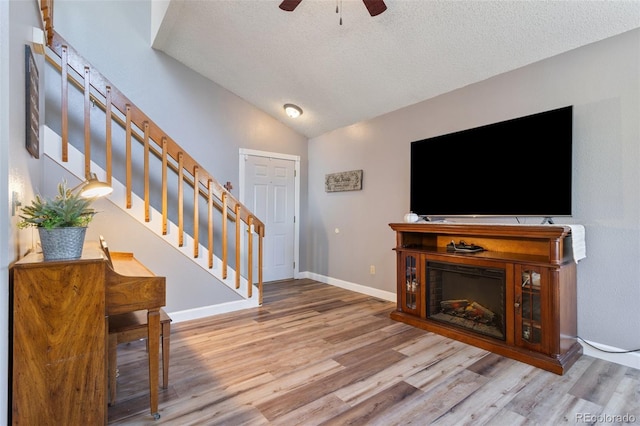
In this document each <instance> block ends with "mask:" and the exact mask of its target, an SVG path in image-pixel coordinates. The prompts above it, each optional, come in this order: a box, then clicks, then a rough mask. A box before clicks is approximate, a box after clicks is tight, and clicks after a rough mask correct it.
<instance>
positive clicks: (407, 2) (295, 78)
mask: <svg viewBox="0 0 640 426" xmlns="http://www.w3.org/2000/svg"><path fill="white" fill-rule="evenodd" d="M385 2H386V4H387V6H388V9H387V11H386V12H384V13H382V14H381V15H378V16H376V17H371V16H369V14H368V13H367V10H366V8H365V7H364V5H363V3H362V1H360V0H338V2H336V0H303V1H302V3H301V4H300V5H299V6H298V8H297V9H296V10H295V11H294V12H285V11H282V10H280V9H279V8H278V4H279V1H271V0H227V1H224V0H170V4H169V7H168V9H167V12H166V14H165V16H164V19H163V21H162V24H161V26H160V29H159V32H158V35H157V36H156V38H155V40H154V43H153V46H154V48H156V49H159V50H162V51H164V52H165V53H166V54H168V55H169V56H172V57H173V58H175V59H177V60H178V61H180V62H182V63H184V64H185V65H187V66H189V67H190V68H192V69H194V70H195V71H197V72H198V73H200V74H202V75H203V76H205V77H207V78H209V79H211V80H212V81H214V82H216V83H217V84H219V85H221V86H222V87H224V88H226V89H227V90H229V91H231V92H233V93H235V94H236V95H238V96H240V97H241V98H243V99H245V100H247V101H248V102H250V103H251V104H253V105H255V106H257V107H258V108H260V109H262V110H263V111H265V112H267V113H268V114H270V115H272V116H273V117H275V118H276V119H278V120H280V121H282V122H284V123H285V124H287V125H288V126H289V127H291V128H293V129H295V130H297V131H298V132H300V133H302V134H304V135H306V136H308V137H310V138H311V137H315V136H318V135H320V134H323V133H325V132H328V131H331V130H334V129H336V128H340V127H343V126H347V125H350V124H353V123H356V122H359V121H362V120H366V119H369V118H373V117H376V116H379V115H381V114H384V113H387V112H390V111H394V110H397V109H399V108H402V107H405V106H408V105H411V104H414V103H417V102H420V101H423V100H425V99H428V98H431V97H434V96H437V95H440V94H442V93H446V92H449V91H451V90H454V89H457V88H460V87H463V86H466V85H469V84H472V83H475V82H478V81H481V80H484V79H487V78H489V77H492V76H494V75H497V74H500V73H503V72H506V71H510V70H513V69H516V68H518V67H522V66H524V65H527V64H530V63H533V62H536V61H539V60H541V59H544V58H547V57H550V56H554V55H557V54H559V53H562V52H565V51H568V50H571V49H574V48H576V47H579V46H582V45H585V44H588V43H592V42H595V41H598V40H602V39H604V38H607V37H610V36H613V35H616V34H620V33H622V32H625V31H628V30H631V29H634V28H638V27H640V0H633V1H619V0H614V1H598V0H596V1H586V0H559V1H541V0H530V1H523V0H516V1H512V0H504V1H484V0H483V1H481V0H476V1H471V0H463V1H450V0H446V1H443V0H422V1H420V0H385ZM337 4H338V5H341V9H342V21H343V24H342V25H340V24H339V19H340V15H339V14H336V5H337ZM285 103H295V104H297V105H299V106H300V107H302V109H303V110H304V113H303V115H302V116H300V117H299V118H298V119H296V120H292V119H289V118H288V117H286V116H285V115H284V111H283V108H282V105H283V104H285Z"/></svg>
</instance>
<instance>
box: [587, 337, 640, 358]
mask: <svg viewBox="0 0 640 426" xmlns="http://www.w3.org/2000/svg"><path fill="white" fill-rule="evenodd" d="M576 337H577V338H578V340H580V341H582V342H584V344H585V345H588V346H591V347H592V348H593V349H596V350H599V351H600V352H606V353H608V354H628V353H632V352H640V348H639V349H630V350H628V351H608V350H606V349H602V348H599V347H597V346H595V345H592V344H591V343H589V342H587V341H586V340H584V339H583V338H582V337H580V336H576Z"/></svg>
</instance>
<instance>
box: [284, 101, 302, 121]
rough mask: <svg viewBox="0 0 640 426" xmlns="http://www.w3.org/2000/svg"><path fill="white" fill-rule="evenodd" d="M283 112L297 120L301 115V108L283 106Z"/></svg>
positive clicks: (288, 105) (292, 105)
mask: <svg viewBox="0 0 640 426" xmlns="http://www.w3.org/2000/svg"><path fill="white" fill-rule="evenodd" d="M284 112H286V113H287V115H288V116H289V117H291V118H298V117H300V116H301V115H302V108H300V107H299V106H298V105H294V104H284Z"/></svg>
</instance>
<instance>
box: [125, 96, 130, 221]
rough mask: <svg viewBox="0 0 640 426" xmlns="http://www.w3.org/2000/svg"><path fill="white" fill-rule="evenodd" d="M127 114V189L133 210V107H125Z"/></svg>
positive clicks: (128, 205)
mask: <svg viewBox="0 0 640 426" xmlns="http://www.w3.org/2000/svg"><path fill="white" fill-rule="evenodd" d="M125 113H126V117H127V121H126V125H125V127H126V139H125V143H126V148H125V150H126V154H125V156H126V178H125V180H126V187H127V208H128V209H130V208H131V105H129V104H127V105H126V107H125Z"/></svg>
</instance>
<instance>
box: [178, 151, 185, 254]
mask: <svg viewBox="0 0 640 426" xmlns="http://www.w3.org/2000/svg"><path fill="white" fill-rule="evenodd" d="M183 245H184V154H183V153H182V152H179V153H178V246H180V247H182V246H183Z"/></svg>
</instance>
